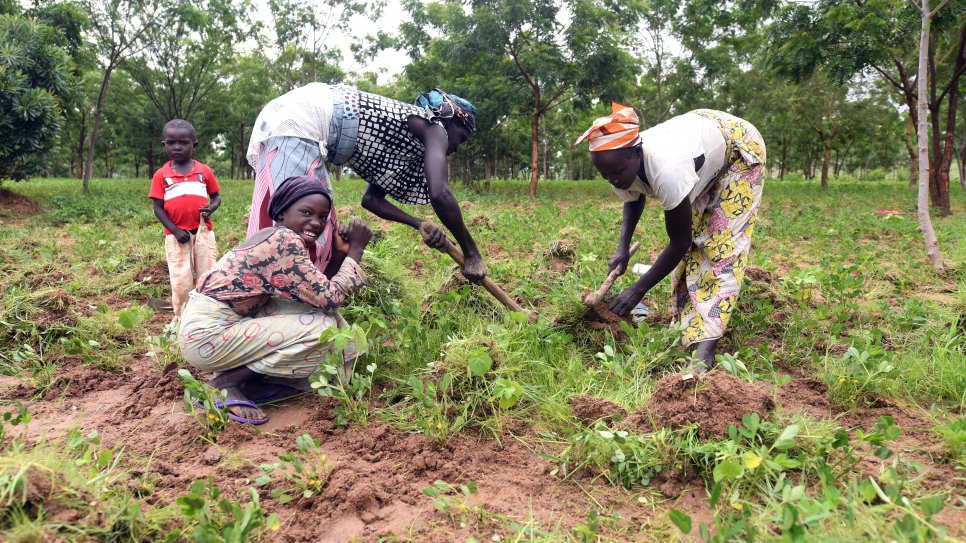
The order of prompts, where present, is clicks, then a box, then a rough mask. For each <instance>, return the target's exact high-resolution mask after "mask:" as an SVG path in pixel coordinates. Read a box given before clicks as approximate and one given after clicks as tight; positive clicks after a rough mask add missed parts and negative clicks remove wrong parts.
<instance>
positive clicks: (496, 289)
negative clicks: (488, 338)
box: [419, 221, 537, 322]
mask: <svg viewBox="0 0 966 543" xmlns="http://www.w3.org/2000/svg"><path fill="white" fill-rule="evenodd" d="M427 226H433V225H432V224H431V223H430V222H429V221H426V222H423V224H422V225H421V226H420V227H419V233H420V234H423V235H424V236H425V235H426V234H427V232H426V231H425V230H424V227H427ZM444 252H445V253H446V254H448V255H449V256H450V258H452V259H453V260H455V261H456V263H457V264H459V265H460V267H461V268H462V267H463V266H465V265H466V264H465V261H464V260H463V253H462V252H461V251H460V250H459V249H457V248H456V245H454V244H453V241H452V240H451V239H449V238H446V250H445V251H444ZM483 288H485V289H486V291H487V292H489V293H490V294H492V295H493V297H494V298H496V299H497V300H498V301H499V302H500V303H501V304H503V305H504V306H506V308H507V309H509V310H510V311H518V312H520V313H523V314H524V315H526V316H527V317H528V318H529V319H530V322H537V314H536V313H534V312H533V311H529V310H527V309H524V308H522V307H520V304H518V303H516V302H515V301H513V298H510V296H508V295H507V293H506V292H503V289H501V288H500V286H499V285H497V284H496V283H494V282H493V280H492V279H490V278H489V277H484V278H483Z"/></svg>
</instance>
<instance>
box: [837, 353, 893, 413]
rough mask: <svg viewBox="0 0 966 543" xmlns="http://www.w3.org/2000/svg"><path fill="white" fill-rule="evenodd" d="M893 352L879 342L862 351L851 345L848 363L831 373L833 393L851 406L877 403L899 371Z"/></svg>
mask: <svg viewBox="0 0 966 543" xmlns="http://www.w3.org/2000/svg"><path fill="white" fill-rule="evenodd" d="M892 356H893V355H892V353H890V352H887V351H885V350H883V349H882V348H881V347H878V346H873V347H870V348H869V350H862V351H859V350H858V349H857V348H856V347H854V346H852V347H849V349H848V351H846V352H845V356H844V357H843V362H844V363H845V367H844V368H840V369H838V371H836V372H835V373H830V374H829V375H828V381H829V383H828V384H829V397H830V398H831V399H832V401H833V402H835V403H837V404H839V405H844V406H848V407H856V406H859V405H871V404H874V403H875V400H876V396H877V395H880V394H882V392H883V387H884V386H885V385H886V383H888V382H889V381H892V380H893V379H895V377H896V376H897V375H898V374H899V370H898V369H897V368H895V367H894V366H893V365H892V364H891V361H892Z"/></svg>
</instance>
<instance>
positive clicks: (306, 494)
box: [255, 434, 332, 504]
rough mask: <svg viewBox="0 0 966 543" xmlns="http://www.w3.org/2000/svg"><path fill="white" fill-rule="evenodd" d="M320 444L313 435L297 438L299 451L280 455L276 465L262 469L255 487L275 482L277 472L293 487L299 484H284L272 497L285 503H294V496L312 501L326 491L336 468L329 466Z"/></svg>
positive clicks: (262, 466)
mask: <svg viewBox="0 0 966 543" xmlns="http://www.w3.org/2000/svg"><path fill="white" fill-rule="evenodd" d="M319 444H320V442H319V441H318V440H315V439H312V436H310V435H309V434H302V435H300V436H299V437H297V438H295V446H296V447H298V449H297V450H295V451H290V452H288V453H285V454H283V455H280V456H279V457H278V459H279V461H278V462H276V463H274V464H262V465H260V466H258V469H260V470H262V472H263V474H262V475H259V476H258V477H257V478H255V484H256V485H258V486H265V485H267V484H268V483H270V482H272V474H273V473H277V474H280V475H282V477H283V478H284V479H285V480H286V481H287V482H288V483H289V484H292V485H295V486H294V488H293V487H290V486H288V485H284V484H283V485H279V486H277V487H275V488H274V489H273V490H272V492H271V494H270V495H271V497H272V498H274V499H276V500H278V502H279V503H282V504H284V503H288V502H290V501H292V499H293V497H292V494H300V495H301V497H302V498H311V497H312V496H314V495H315V494H318V493H320V492H322V489H323V488H324V487H325V484H326V483H327V482H328V481H329V475H330V474H331V473H332V466H330V465H329V456H328V455H326V454H323V453H322V451H321V450H320V449H319Z"/></svg>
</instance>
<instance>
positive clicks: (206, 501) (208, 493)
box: [166, 475, 279, 543]
mask: <svg viewBox="0 0 966 543" xmlns="http://www.w3.org/2000/svg"><path fill="white" fill-rule="evenodd" d="M248 496H249V502H248V503H246V504H245V505H244V506H242V505H240V504H239V503H238V502H235V501H232V500H229V499H228V498H226V497H224V496H223V495H222V492H221V490H220V489H219V488H217V487H216V486H215V485H214V482H213V479H212V477H211V476H210V475H209V476H208V480H207V481H205V480H198V481H195V482H194V484H192V485H191V492H190V493H189V494H188V495H186V496H181V497H180V498H178V499H177V500H176V501H177V504H178V505H179V506H181V512H182V514H184V515H185V516H186V517H188V518H189V519H190V520H191V521H192V522H194V523H195V524H196V526H195V528H194V531H193V532H192V534H191V537H192V539H193V540H194V541H195V542H196V543H244V542H247V541H257V540H259V539H260V538H261V536H262V534H263V533H264V531H265V528H268V529H271V530H277V529H278V528H279V524H278V514H277V513H272V514H271V515H269V516H268V518H266V517H265V510H264V509H262V507H261V506H260V505H259V502H258V492H256V491H255V489H254V488H249V489H248ZM182 533H183V531H182V530H174V531H173V532H172V533H171V534H169V535H168V537H167V539H166V541H172V542H173V541H177V540H178V539H179V538H181V536H182Z"/></svg>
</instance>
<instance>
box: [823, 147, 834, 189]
mask: <svg viewBox="0 0 966 543" xmlns="http://www.w3.org/2000/svg"><path fill="white" fill-rule="evenodd" d="M822 143H824V144H825V154H824V155H823V156H822V188H823V189H828V165H829V161H830V160H831V158H832V140H831V139H825V140H824V141H823V142H822Z"/></svg>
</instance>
